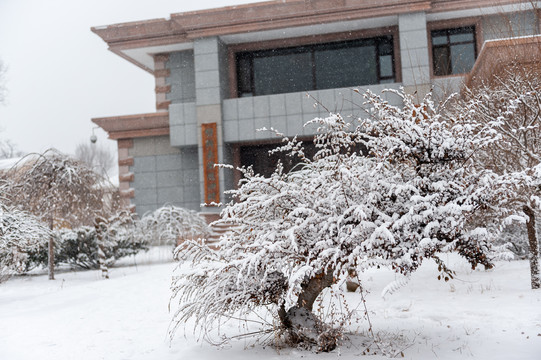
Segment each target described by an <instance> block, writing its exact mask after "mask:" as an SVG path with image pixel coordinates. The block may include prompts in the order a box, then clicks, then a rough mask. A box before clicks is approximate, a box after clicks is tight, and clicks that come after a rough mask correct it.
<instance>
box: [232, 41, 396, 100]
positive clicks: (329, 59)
mask: <svg viewBox="0 0 541 360" xmlns="http://www.w3.org/2000/svg"><path fill="white" fill-rule="evenodd" d="M236 61H237V86H238V95H239V97H242V96H256V95H270V94H280V93H288V92H299V91H307V90H318V89H331V88H340V87H350V86H360V85H368V84H379V83H384V82H394V81H395V72H394V54H393V37H392V36H382V37H377V38H371V39H361V40H352V41H341V42H335V43H327V44H318V45H309V46H299V47H291V48H283V49H273V50H261V51H248V52H241V53H237V55H236Z"/></svg>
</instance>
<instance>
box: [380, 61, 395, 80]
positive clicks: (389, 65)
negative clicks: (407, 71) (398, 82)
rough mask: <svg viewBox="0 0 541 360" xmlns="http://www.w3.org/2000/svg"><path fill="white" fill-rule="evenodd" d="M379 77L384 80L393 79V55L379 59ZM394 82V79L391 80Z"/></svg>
mask: <svg viewBox="0 0 541 360" xmlns="http://www.w3.org/2000/svg"><path fill="white" fill-rule="evenodd" d="M379 68H380V70H379V72H380V74H379V76H380V77H382V78H389V77H392V76H393V74H394V71H393V56H392V55H384V56H380V57H379ZM391 80H393V79H391Z"/></svg>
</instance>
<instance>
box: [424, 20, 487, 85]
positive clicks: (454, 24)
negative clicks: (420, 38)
mask: <svg viewBox="0 0 541 360" xmlns="http://www.w3.org/2000/svg"><path fill="white" fill-rule="evenodd" d="M481 20H482V18H481V17H468V18H462V19H451V20H440V21H431V22H428V23H427V26H426V28H427V39H428V46H429V51H428V54H429V59H428V60H429V66H430V74H431V78H433V79H434V78H449V77H463V76H465V75H466V74H468V73H462V74H448V75H436V74H435V73H434V51H433V46H432V32H433V31H441V30H451V29H456V28H465V27H473V28H474V32H473V35H474V47H475V62H477V57H478V55H479V52H480V50H481V48H482V45H483V32H482V25H481V24H482V21H481ZM475 62H474V66H475Z"/></svg>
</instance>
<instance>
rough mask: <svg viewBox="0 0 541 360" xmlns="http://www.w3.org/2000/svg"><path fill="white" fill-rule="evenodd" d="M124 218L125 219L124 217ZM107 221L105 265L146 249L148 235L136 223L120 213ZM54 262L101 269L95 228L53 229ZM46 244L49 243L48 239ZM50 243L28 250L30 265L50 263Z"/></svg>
mask: <svg viewBox="0 0 541 360" xmlns="http://www.w3.org/2000/svg"><path fill="white" fill-rule="evenodd" d="M121 219H122V220H121ZM109 220H110V221H109V222H107V224H106V231H105V233H104V239H103V247H102V248H103V252H104V257H105V265H106V266H112V265H113V264H114V263H115V262H116V261H117V260H118V259H121V258H123V257H126V256H131V255H135V254H137V253H138V252H139V251H141V250H147V249H148V247H147V243H146V241H145V238H144V237H143V236H141V235H140V234H138V233H137V229H136V226H135V223H134V222H127V221H125V218H123V217H121V216H116V217H112V218H111V219H109ZM53 233H54V238H55V265H68V266H70V267H72V268H75V269H99V268H100V262H99V256H98V254H99V251H98V248H99V246H98V245H99V244H98V236H97V233H96V228H95V227H90V226H81V227H78V228H75V229H69V228H64V229H59V230H55V231H54V232H53ZM44 241H45V244H46V242H47V241H46V240H44ZM47 258H48V256H47V246H41V247H37V248H35V249H33V250H32V251H30V252H29V256H28V260H29V262H30V263H29V264H31V265H32V266H33V267H35V266H42V267H46V266H47Z"/></svg>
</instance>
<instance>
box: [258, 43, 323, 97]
mask: <svg viewBox="0 0 541 360" xmlns="http://www.w3.org/2000/svg"><path fill="white" fill-rule="evenodd" d="M253 61H254V63H253V66H254V88H255V93H256V95H269V94H281V93H288V92H297V91H305V90H309V89H312V88H313V80H312V78H313V76H312V66H311V54H310V53H307V52H305V53H293V54H284V55H273V56H266V57H255V58H254V60H253Z"/></svg>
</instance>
